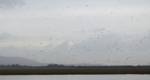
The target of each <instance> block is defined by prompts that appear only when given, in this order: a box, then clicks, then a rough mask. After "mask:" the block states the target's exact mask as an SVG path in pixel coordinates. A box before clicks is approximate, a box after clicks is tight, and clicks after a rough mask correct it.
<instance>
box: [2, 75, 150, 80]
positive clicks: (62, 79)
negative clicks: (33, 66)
mask: <svg viewBox="0 0 150 80" xmlns="http://www.w3.org/2000/svg"><path fill="white" fill-rule="evenodd" d="M142 79H143V80H150V75H21V76H20V75H15V76H14V75H11V76H0V80H142Z"/></svg>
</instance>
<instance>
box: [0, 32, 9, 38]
mask: <svg viewBox="0 0 150 80" xmlns="http://www.w3.org/2000/svg"><path fill="white" fill-rule="evenodd" d="M10 36H11V35H10V34H8V33H6V32H4V33H2V34H0V40H3V39H7V38H9V37H10Z"/></svg>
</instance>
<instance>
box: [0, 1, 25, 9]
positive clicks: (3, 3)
mask: <svg viewBox="0 0 150 80" xmlns="http://www.w3.org/2000/svg"><path fill="white" fill-rule="evenodd" d="M23 4H24V0H0V8H3V9H6V8H13V7H14V6H17V5H19V6H21V5H23Z"/></svg>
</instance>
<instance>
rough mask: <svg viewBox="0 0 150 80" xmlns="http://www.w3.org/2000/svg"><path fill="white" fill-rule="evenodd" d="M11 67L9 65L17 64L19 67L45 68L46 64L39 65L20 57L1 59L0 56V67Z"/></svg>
mask: <svg viewBox="0 0 150 80" xmlns="http://www.w3.org/2000/svg"><path fill="white" fill-rule="evenodd" d="M2 64H3V65H11V64H19V65H27V66H42V65H43V66H46V65H47V64H46V63H40V62H37V61H34V60H30V59H26V58H22V57H3V56H0V65H2Z"/></svg>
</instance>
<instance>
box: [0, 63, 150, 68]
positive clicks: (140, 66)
mask: <svg viewBox="0 0 150 80" xmlns="http://www.w3.org/2000/svg"><path fill="white" fill-rule="evenodd" d="M11 68H42V69H43V68H45V69H47V68H52V69H53V68H60V69H61V68H150V65H138V66H132V65H126V66H119V65H116V66H74V65H72V66H66V65H59V64H48V65H47V66H27V65H19V64H12V65H0V69H11Z"/></svg>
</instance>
